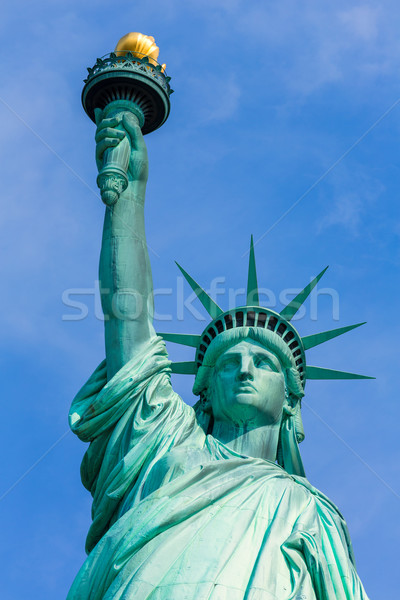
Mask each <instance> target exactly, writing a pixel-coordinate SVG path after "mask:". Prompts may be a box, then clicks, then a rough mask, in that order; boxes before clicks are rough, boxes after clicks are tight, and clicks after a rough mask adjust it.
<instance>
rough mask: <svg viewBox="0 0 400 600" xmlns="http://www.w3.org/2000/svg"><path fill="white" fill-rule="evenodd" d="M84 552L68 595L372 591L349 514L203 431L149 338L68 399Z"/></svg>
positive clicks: (266, 596)
mask: <svg viewBox="0 0 400 600" xmlns="http://www.w3.org/2000/svg"><path fill="white" fill-rule="evenodd" d="M70 424H71V428H72V430H73V431H74V433H76V434H77V435H78V436H79V438H80V439H81V440H83V441H85V442H90V446H89V448H88V450H87V452H86V454H85V457H84V459H83V462H82V467H81V476H82V481H83V484H84V485H85V487H87V489H88V490H90V492H91V493H92V496H93V506H92V518H93V522H92V525H91V528H90V530H89V533H88V537H87V543H86V548H87V551H88V553H89V555H88V557H87V559H86V561H85V563H84V564H83V566H82V568H81V570H80V571H79V573H78V575H77V577H76V579H75V581H74V583H73V585H72V588H71V590H70V592H69V595H68V600H272V599H274V600H328V599H329V600H333V599H339V600H342V599H343V600H345V599H348V600H368V599H367V596H366V594H365V592H364V589H363V587H362V584H361V582H360V580H359V578H358V576H357V573H356V570H355V566H354V559H353V555H352V550H351V544H350V539H349V535H348V531H347V527H346V524H345V522H344V520H343V517H342V516H341V514H340V513H339V511H338V509H337V508H336V507H335V505H334V504H333V503H332V502H330V500H329V499H328V498H326V497H325V496H324V495H323V494H321V492H319V491H318V490H316V489H315V488H314V487H312V486H311V485H310V483H309V482H308V481H307V480H306V479H305V478H302V477H297V476H291V475H289V474H288V473H286V471H284V470H283V469H282V468H281V467H279V466H278V465H277V464H275V463H273V462H270V461H267V460H262V459H255V458H250V457H246V456H242V455H240V454H237V453H236V452H234V451H232V450H230V449H229V448H228V447H226V446H225V445H224V444H222V443H221V442H219V441H218V440H217V439H215V438H213V437H212V436H211V435H205V433H204V432H203V430H202V429H201V427H200V426H199V425H198V423H197V421H196V415H195V413H194V410H193V408H192V407H190V406H188V405H186V404H185V403H184V402H183V401H182V399H181V398H180V397H179V396H178V395H177V394H176V393H175V392H174V391H173V389H172V387H171V383H170V362H169V360H168V358H167V353H166V350H165V346H164V343H163V342H162V341H161V340H160V338H154V339H152V340H151V341H150V342H149V344H148V346H147V347H146V349H145V351H144V352H143V353H142V354H141V356H140V357H139V358H138V357H136V358H134V359H132V361H130V362H129V363H128V364H126V365H125V366H124V367H123V368H122V369H121V370H120V371H119V372H118V373H117V374H116V375H115V376H114V377H113V378H112V379H111V380H110V381H109V382H107V378H106V364H105V361H103V363H101V364H100V365H99V367H98V368H97V369H96V371H95V372H94V373H93V375H92V376H91V377H90V379H89V380H88V382H87V383H86V384H85V385H84V386H83V388H82V390H81V391H80V392H79V393H78V395H77V396H76V398H75V399H74V401H73V404H72V407H71V413H70Z"/></svg>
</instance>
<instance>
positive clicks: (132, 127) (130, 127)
mask: <svg viewBox="0 0 400 600" xmlns="http://www.w3.org/2000/svg"><path fill="white" fill-rule="evenodd" d="M122 124H123V126H124V127H125V129H126V131H127V133H128V134H129V137H130V138H131V140H132V146H133V147H134V148H135V149H136V150H141V151H143V152H147V148H146V142H145V141H144V137H143V133H142V130H141V129H140V125H139V123H138V121H137V118H136V117H135V116H134V115H132V114H131V113H129V112H126V113H124V115H123V117H122Z"/></svg>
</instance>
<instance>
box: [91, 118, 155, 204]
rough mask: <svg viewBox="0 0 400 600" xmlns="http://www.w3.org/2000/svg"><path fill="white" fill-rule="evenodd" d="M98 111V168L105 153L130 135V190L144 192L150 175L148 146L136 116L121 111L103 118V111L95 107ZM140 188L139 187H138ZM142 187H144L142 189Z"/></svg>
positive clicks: (100, 166)
mask: <svg viewBox="0 0 400 600" xmlns="http://www.w3.org/2000/svg"><path fill="white" fill-rule="evenodd" d="M95 113H96V123H97V130H96V137H95V139H96V163H97V168H98V169H99V171H100V169H101V168H102V165H103V155H104V152H105V151H106V150H107V149H108V148H113V147H115V146H117V145H118V144H119V142H120V141H121V140H122V139H123V138H124V137H125V136H128V138H129V141H130V145H131V156H130V160H129V168H128V179H129V185H128V190H127V192H129V191H134V190H136V192H139V193H140V192H141V191H142V192H143V196H144V188H145V187H146V183H147V177H148V158H147V148H146V144H145V141H144V138H143V134H142V131H141V129H140V126H139V123H138V121H137V119H136V117H135V116H134V115H133V114H132V113H130V112H129V111H121V112H120V113H118V114H117V115H116V116H114V117H110V118H107V119H103V116H102V111H101V110H100V109H95ZM138 188H139V189H138ZM140 188H142V189H140Z"/></svg>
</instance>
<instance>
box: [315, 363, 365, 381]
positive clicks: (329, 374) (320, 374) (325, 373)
mask: <svg viewBox="0 0 400 600" xmlns="http://www.w3.org/2000/svg"><path fill="white" fill-rule="evenodd" d="M306 379H375V377H368V375H357V373H347V372H346V371H335V370H334V369H324V368H323V367H311V366H310V365H307V366H306Z"/></svg>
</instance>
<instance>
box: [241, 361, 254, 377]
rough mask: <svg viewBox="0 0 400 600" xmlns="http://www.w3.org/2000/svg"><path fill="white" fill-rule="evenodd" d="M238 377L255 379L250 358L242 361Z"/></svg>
mask: <svg viewBox="0 0 400 600" xmlns="http://www.w3.org/2000/svg"><path fill="white" fill-rule="evenodd" d="M238 379H239V381H245V380H246V379H254V372H253V365H252V363H251V361H250V360H244V361H242V363H241V365H240V370H239V373H238Z"/></svg>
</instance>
